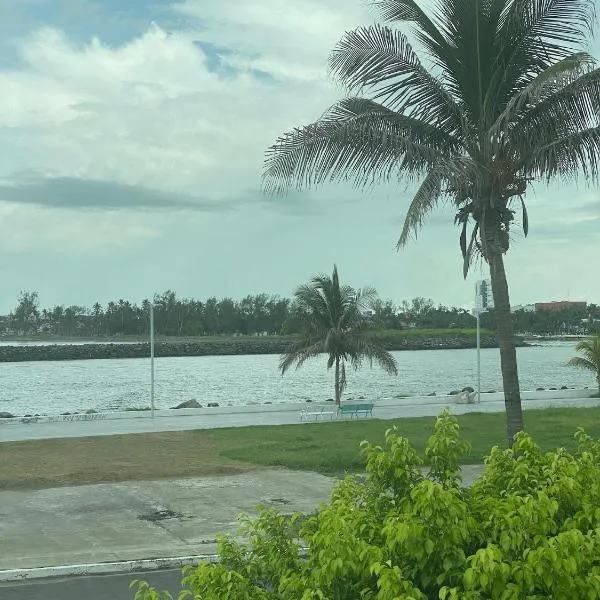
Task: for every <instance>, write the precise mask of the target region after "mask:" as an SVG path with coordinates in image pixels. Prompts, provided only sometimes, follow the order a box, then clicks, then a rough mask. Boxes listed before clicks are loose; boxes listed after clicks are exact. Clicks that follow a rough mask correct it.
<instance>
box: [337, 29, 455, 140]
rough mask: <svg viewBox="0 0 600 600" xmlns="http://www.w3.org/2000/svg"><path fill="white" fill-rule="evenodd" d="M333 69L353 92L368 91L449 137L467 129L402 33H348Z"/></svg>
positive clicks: (453, 103) (442, 88)
mask: <svg viewBox="0 0 600 600" xmlns="http://www.w3.org/2000/svg"><path fill="white" fill-rule="evenodd" d="M329 68H330V71H331V73H332V74H333V75H334V76H335V77H336V78H337V79H339V81H340V82H341V83H342V84H344V85H345V86H346V87H347V88H348V89H349V91H350V92H351V93H354V92H356V91H358V92H360V93H363V92H364V91H365V90H369V91H370V92H371V93H372V97H373V99H375V100H378V101H381V102H383V103H384V104H385V105H386V106H387V107H389V108H393V109H394V110H397V111H398V112H399V113H404V114H408V115H411V116H412V117H414V118H416V119H419V120H421V121H424V122H427V123H430V124H434V125H435V126H436V127H438V128H440V129H442V130H443V131H445V132H446V133H449V134H452V133H454V132H458V131H460V130H461V128H462V127H463V123H464V116H463V114H462V110H461V108H460V106H459V105H458V104H457V103H456V102H455V100H454V99H453V98H452V96H451V95H450V94H449V93H448V92H447V91H446V90H445V89H444V87H443V85H442V83H441V82H440V81H439V80H438V79H436V78H435V77H434V76H433V75H432V74H431V73H429V72H428V71H427V70H426V69H425V68H424V67H423V65H422V63H421V61H420V60H419V57H418V56H417V54H416V53H415V52H414V50H413V49H412V47H411V45H410V44H409V42H408V40H407V38H406V36H405V35H404V34H403V33H402V32H400V31H398V30H394V29H391V28H390V27H386V26H383V25H372V26H369V27H359V28H358V29H355V30H354V31H349V32H347V33H346V34H345V35H344V37H343V38H342V39H341V40H340V41H339V42H338V44H337V45H336V47H335V49H334V51H333V53H332V54H331V57H330V59H329Z"/></svg>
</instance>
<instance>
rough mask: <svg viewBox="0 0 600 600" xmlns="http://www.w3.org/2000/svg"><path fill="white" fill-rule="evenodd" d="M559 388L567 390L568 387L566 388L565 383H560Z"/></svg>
mask: <svg viewBox="0 0 600 600" xmlns="http://www.w3.org/2000/svg"><path fill="white" fill-rule="evenodd" d="M560 389H561V390H568V389H569V388H568V387H567V386H566V385H561V386H560Z"/></svg>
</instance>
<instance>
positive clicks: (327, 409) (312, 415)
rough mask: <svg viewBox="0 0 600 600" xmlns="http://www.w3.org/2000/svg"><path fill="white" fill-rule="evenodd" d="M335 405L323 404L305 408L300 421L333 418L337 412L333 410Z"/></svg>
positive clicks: (301, 412)
mask: <svg viewBox="0 0 600 600" xmlns="http://www.w3.org/2000/svg"><path fill="white" fill-rule="evenodd" d="M332 409H333V406H331V405H327V404H325V405H323V406H314V407H313V406H311V407H310V409H309V408H303V409H302V410H301V411H300V421H302V422H303V421H310V420H313V419H314V420H315V421H318V420H319V419H320V418H321V417H327V416H328V417H329V418H330V419H332V420H333V417H334V416H335V415H336V414H337V411H335V410H332Z"/></svg>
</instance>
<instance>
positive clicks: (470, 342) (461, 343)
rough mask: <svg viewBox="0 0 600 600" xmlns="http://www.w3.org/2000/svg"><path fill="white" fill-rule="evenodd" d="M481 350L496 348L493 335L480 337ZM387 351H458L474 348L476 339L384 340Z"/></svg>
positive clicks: (459, 337) (453, 337)
mask: <svg viewBox="0 0 600 600" xmlns="http://www.w3.org/2000/svg"><path fill="white" fill-rule="evenodd" d="M480 342H481V347H482V348H497V347H498V340H497V339H496V337H495V336H493V335H482V336H481V340H480ZM384 343H385V345H386V347H387V349H388V350H460V349H464V348H475V347H476V346H477V339H476V337H475V336H470V335H456V336H452V335H449V336H448V335H445V336H434V337H426V338H404V339H402V338H400V339H396V340H384ZM526 345H528V344H525V343H524V342H523V341H522V340H520V339H518V340H517V346H526Z"/></svg>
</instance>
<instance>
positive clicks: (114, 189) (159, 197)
mask: <svg viewBox="0 0 600 600" xmlns="http://www.w3.org/2000/svg"><path fill="white" fill-rule="evenodd" d="M0 202H11V203H18V204H37V205H40V206H48V207H54V208H70V209H76V210H79V209H136V208H137V209H139V208H154V209H158V208H162V209H175V208H179V209H186V210H199V211H222V210H229V209H230V208H231V207H232V206H233V205H234V204H235V202H234V201H211V200H208V199H206V198H198V197H194V196H188V195H185V194H177V193H173V192H166V191H161V190H153V189H148V188H144V187H141V186H133V185H126V184H122V183H117V182H114V181H99V180H93V179H78V178H74V177H50V178H41V177H38V178H36V177H28V178H21V179H17V180H16V181H13V182H11V183H4V184H0Z"/></svg>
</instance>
